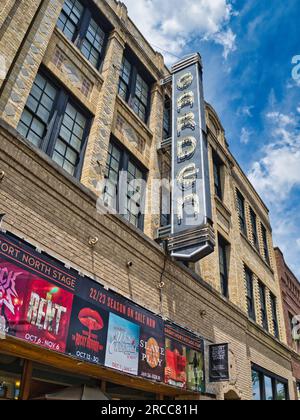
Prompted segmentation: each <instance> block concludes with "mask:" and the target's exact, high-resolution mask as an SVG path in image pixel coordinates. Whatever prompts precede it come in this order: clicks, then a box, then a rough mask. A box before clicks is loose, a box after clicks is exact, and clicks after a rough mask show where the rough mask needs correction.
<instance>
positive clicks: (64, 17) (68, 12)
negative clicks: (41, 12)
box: [57, 0, 84, 41]
mask: <svg viewBox="0 0 300 420" xmlns="http://www.w3.org/2000/svg"><path fill="white" fill-rule="evenodd" d="M83 10H84V8H83V6H82V4H81V3H80V2H79V1H78V0H66V1H65V3H64V5H63V8H62V11H61V13H60V16H59V18H58V21H57V26H58V27H59V29H61V30H62V32H63V33H64V34H65V35H66V37H67V38H68V39H69V40H70V41H74V38H75V36H76V35H77V34H78V31H79V24H80V21H81V18H82V15H83Z"/></svg>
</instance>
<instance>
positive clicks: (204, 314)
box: [199, 309, 207, 318]
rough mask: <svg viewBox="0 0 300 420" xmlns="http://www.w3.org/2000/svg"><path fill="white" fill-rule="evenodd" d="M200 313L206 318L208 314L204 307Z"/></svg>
mask: <svg viewBox="0 0 300 420" xmlns="http://www.w3.org/2000/svg"><path fill="white" fill-rule="evenodd" d="M199 314H200V317H201V318H205V317H206V316H207V312H206V311H205V310H204V309H203V310H201V311H199Z"/></svg>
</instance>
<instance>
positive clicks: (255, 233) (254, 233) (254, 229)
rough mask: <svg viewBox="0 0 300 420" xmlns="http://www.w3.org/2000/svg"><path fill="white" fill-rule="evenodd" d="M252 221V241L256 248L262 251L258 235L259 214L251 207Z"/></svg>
mask: <svg viewBox="0 0 300 420" xmlns="http://www.w3.org/2000/svg"><path fill="white" fill-rule="evenodd" d="M250 222H251V233H252V241H253V246H254V247H255V249H256V250H257V251H258V252H260V248H259V237H258V228H257V215H256V213H255V211H254V210H253V209H252V207H250Z"/></svg>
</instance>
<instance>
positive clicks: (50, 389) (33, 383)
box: [0, 342, 175, 401]
mask: <svg viewBox="0 0 300 420" xmlns="http://www.w3.org/2000/svg"><path fill="white" fill-rule="evenodd" d="M2 343H3V342H2ZM60 399H61V400H67V399H69V400H82V399H83V400H84V399H87V400H88V399H91V400H99V401H100V400H116V401H118V400H126V401H130V400H134V401H139V400H140V401H143V400H147V401H151V400H153V401H155V400H173V399H175V396H174V397H173V396H171V395H164V394H156V393H153V392H150V391H146V390H141V389H138V388H135V387H134V386H131V384H130V381H128V386H124V385H121V384H117V383H113V382H109V381H104V380H101V379H96V378H93V377H90V376H88V375H87V376H86V375H81V374H80V373H79V374H73V373H70V372H67V371H64V370H62V369H58V368H54V367H52V366H47V365H44V364H42V363H38V362H33V361H30V360H27V359H23V358H20V357H15V356H13V355H6V354H3V353H1V352H0V400H60Z"/></svg>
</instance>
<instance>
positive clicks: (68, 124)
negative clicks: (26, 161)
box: [53, 103, 86, 175]
mask: <svg viewBox="0 0 300 420" xmlns="http://www.w3.org/2000/svg"><path fill="white" fill-rule="evenodd" d="M81 125H83V126H85V125H86V118H85V117H84V116H83V115H82V114H81V113H80V112H79V111H77V109H76V108H75V107H74V106H73V105H71V104H70V103H68V104H67V107H66V111H65V115H64V118H63V122H62V126H61V129H60V133H59V138H58V139H57V141H56V144H55V150H54V154H53V159H54V160H55V161H56V162H57V163H58V164H59V165H60V166H61V167H62V168H64V169H65V170H66V171H67V172H68V173H69V174H71V175H74V174H75V171H76V167H77V165H78V162H79V156H80V151H81V148H82V145H83V141H84V130H83V129H82V128H81Z"/></svg>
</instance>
